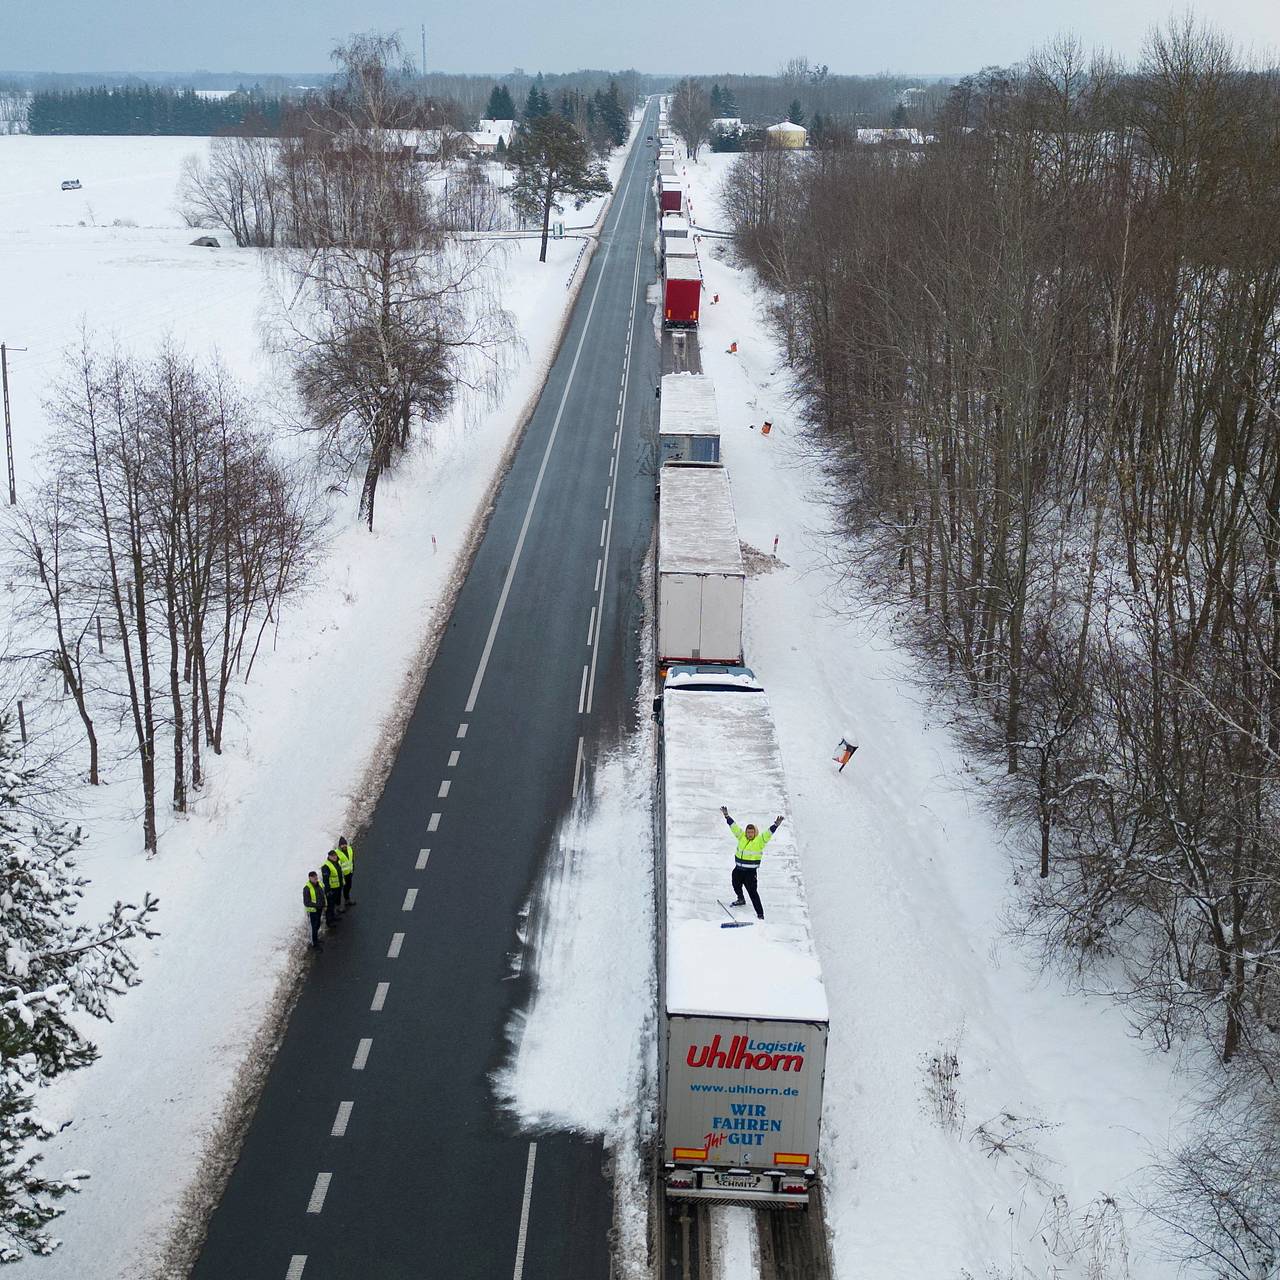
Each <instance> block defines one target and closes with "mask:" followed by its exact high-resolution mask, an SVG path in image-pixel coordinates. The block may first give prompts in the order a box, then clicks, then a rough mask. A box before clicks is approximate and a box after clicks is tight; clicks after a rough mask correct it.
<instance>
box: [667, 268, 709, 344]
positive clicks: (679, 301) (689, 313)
mask: <svg viewBox="0 0 1280 1280" xmlns="http://www.w3.org/2000/svg"><path fill="white" fill-rule="evenodd" d="M701 299H702V269H701V268H700V267H699V265H698V259H697V258H673V257H667V258H666V259H664V261H663V264H662V323H663V326H664V327H665V328H667V329H696V328H697V327H698V307H699V305H700V303H701Z"/></svg>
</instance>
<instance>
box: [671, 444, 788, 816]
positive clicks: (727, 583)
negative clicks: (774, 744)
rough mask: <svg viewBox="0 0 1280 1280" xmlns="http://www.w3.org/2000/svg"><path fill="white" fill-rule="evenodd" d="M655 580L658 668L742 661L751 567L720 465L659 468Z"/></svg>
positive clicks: (727, 474)
mask: <svg viewBox="0 0 1280 1280" xmlns="http://www.w3.org/2000/svg"><path fill="white" fill-rule="evenodd" d="M657 579H658V581H657V591H658V667H659V669H662V668H665V667H667V666H670V665H671V664H672V663H681V662H696V663H704V664H706V663H718V662H723V663H729V664H732V665H735V666H736V665H737V664H739V663H741V662H742V599H743V591H744V588H745V586H746V572H745V571H744V569H743V565H742V548H741V547H740V546H739V545H738V526H737V524H736V523H735V521H734V518H733V495H732V494H731V493H730V491H729V473H728V472H727V471H726V470H725V469H724V468H723V467H721V466H706V465H699V464H696V463H682V462H676V463H668V464H667V465H666V466H664V467H663V468H662V496H661V500H660V501H659V503H658V574H657ZM776 812H780V811H776ZM772 816H773V815H772V814H771V815H770V817H772Z"/></svg>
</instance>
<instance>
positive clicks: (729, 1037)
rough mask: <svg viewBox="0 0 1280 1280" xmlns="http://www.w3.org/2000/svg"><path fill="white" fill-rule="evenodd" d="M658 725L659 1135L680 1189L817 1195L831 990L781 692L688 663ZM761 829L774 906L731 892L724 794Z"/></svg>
mask: <svg viewBox="0 0 1280 1280" xmlns="http://www.w3.org/2000/svg"><path fill="white" fill-rule="evenodd" d="M655 711H656V712H657V714H658V717H659V722H660V725H661V732H660V735H659V743H660V747H659V796H660V808H659V813H660V816H659V834H660V851H659V856H658V866H657V881H658V886H659V910H658V921H659V947H660V953H659V963H658V974H659V984H660V993H659V1001H660V1003H659V1025H660V1038H659V1056H658V1062H659V1150H660V1153H661V1155H660V1160H661V1167H660V1174H661V1177H662V1180H663V1183H664V1186H665V1189H666V1194H667V1195H668V1196H670V1197H672V1198H676V1199H701V1200H714V1201H727V1202H734V1203H739V1204H752V1205H773V1206H783V1207H803V1206H805V1205H807V1203H808V1201H809V1196H810V1193H811V1191H812V1189H813V1185H814V1182H815V1179H816V1177H817V1168H818V1144H819V1133H820V1126H821V1117H822V1086H823V1075H824V1070H825V1064H826V1047H827V1034H828V1011H827V998H826V990H825V988H824V986H823V982H822V973H821V969H820V966H819V963H818V958H817V953H816V950H815V948H814V945H813V936H812V932H811V930H810V926H809V912H808V905H807V902H806V897H805V891H804V884H803V881H802V879H801V870H800V855H799V846H798V843H797V833H796V831H795V828H794V826H793V824H792V822H791V820H790V813H789V810H790V803H789V800H788V797H787V787H786V778H785V774H784V771H783V766H782V756H781V753H780V751H779V749H778V743H777V735H776V733H775V730H774V725H773V716H772V713H771V711H770V708H769V699H768V697H767V695H766V694H765V692H764V690H763V689H762V688H761V686H760V683H759V682H758V681H757V680H756V678H755V676H754V674H753V673H752V672H751V671H750V670H749V669H748V668H745V667H729V668H726V667H706V666H694V665H689V666H679V667H673V668H672V669H671V670H670V671H669V672H668V674H667V677H666V679H665V681H664V683H663V686H662V696H661V698H660V699H659V700H658V701H657V702H656V703H655ZM721 805H725V806H727V808H728V810H729V812H730V813H731V814H732V815H733V817H734V818H735V819H736V820H737V821H738V822H739V823H741V824H744V825H745V824H746V823H747V822H748V821H751V822H755V823H756V825H757V826H759V827H760V828H761V829H764V828H765V825H766V824H767V823H770V822H772V821H773V819H774V817H775V816H776V815H778V814H782V815H783V817H784V818H785V819H786V820H785V821H784V822H783V825H782V826H781V827H780V828H779V829H778V831H777V833H776V834H775V835H774V837H773V839H772V840H771V841H770V842H769V844H768V845H767V846H766V847H765V852H764V858H763V860H762V862H761V867H760V872H759V876H760V895H761V898H762V900H763V903H764V910H765V919H764V920H762V921H756V920H753V919H752V916H751V912H750V908H749V907H748V908H746V909H745V913H744V909H743V908H737V909H736V913H737V915H738V917H739V918H740V919H741V920H742V922H743V927H729V928H723V927H722V925H727V924H729V921H728V920H727V919H726V910H727V908H722V906H721V903H728V901H729V899H730V895H731V888H730V884H729V879H730V873H731V869H732V866H733V850H734V844H733V838H732V836H731V835H730V832H729V829H728V827H727V826H726V825H725V822H724V819H723V817H722V816H721V814H720V806H721Z"/></svg>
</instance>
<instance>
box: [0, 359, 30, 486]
mask: <svg viewBox="0 0 1280 1280" xmlns="http://www.w3.org/2000/svg"><path fill="white" fill-rule="evenodd" d="M13 350H14V351H25V350H26V347H14V348H13ZM0 386H3V388H4V454H5V459H6V461H7V462H8V464H9V505H10V506H11V507H12V506H16V505H17V502H18V486H17V485H16V484H15V482H14V478H13V424H12V423H11V422H10V421H9V348H8V347H6V346H5V344H4V343H3V342H0Z"/></svg>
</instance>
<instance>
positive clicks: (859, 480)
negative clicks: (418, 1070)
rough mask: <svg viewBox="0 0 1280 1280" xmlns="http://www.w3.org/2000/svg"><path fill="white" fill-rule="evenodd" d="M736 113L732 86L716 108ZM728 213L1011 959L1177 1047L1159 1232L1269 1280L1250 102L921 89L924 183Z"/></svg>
mask: <svg viewBox="0 0 1280 1280" xmlns="http://www.w3.org/2000/svg"><path fill="white" fill-rule="evenodd" d="M735 91H736V92H737V94H738V96H739V100H740V101H741V99H742V89H741V88H738V87H737V86H735ZM725 197H726V203H727V205H728V208H729V211H730V213H731V215H732V220H733V223H734V227H735V230H736V232H737V234H738V237H739V241H738V243H739V246H740V249H741V251H742V253H743V254H744V256H745V258H746V259H747V260H748V261H749V262H750V263H751V264H752V265H753V266H754V268H755V269H756V271H757V273H758V274H759V276H760V277H761V278H762V279H763V280H764V281H765V282H766V283H767V285H768V286H769V287H770V290H771V293H772V294H773V296H774V299H775V301H774V304H773V307H772V312H771V321H772V323H773V324H774V326H775V327H776V330H777V332H778V333H779V335H780V337H781V339H782V341H783V342H784V343H785V348H786V351H787V354H788V357H789V360H790V363H791V365H792V367H793V369H794V372H795V379H796V387H797V390H798V393H799V395H800V398H801V404H802V406H803V410H804V413H805V415H806V417H807V418H808V420H809V422H810V423H811V425H812V434H813V439H814V441H815V443H816V445H817V447H819V448H820V449H821V450H822V453H823V455H824V457H825V458H826V460H827V462H828V464H829V466H830V469H831V471H832V473H833V475H834V477H835V478H836V480H837V481H838V490H839V493H840V495H841V497H840V500H839V504H838V509H837V511H836V516H837V522H838V525H839V529H840V531H841V533H842V534H843V535H846V536H844V537H842V538H841V539H840V541H839V542H838V544H835V545H838V547H839V551H838V552H837V553H836V554H838V555H839V556H840V557H841V558H842V559H843V561H844V563H845V567H846V568H847V570H848V572H849V580H850V583H851V585H852V584H856V588H857V590H858V591H859V592H861V593H863V594H864V595H865V596H867V597H868V598H869V599H870V600H872V601H873V602H876V603H878V604H880V605H882V606H887V607H889V608H891V609H892V610H893V612H894V614H895V615H896V616H898V617H900V618H905V619H908V620H909V624H910V627H911V629H912V632H913V634H914V636H915V638H916V640H917V642H918V645H919V647H920V649H921V651H922V652H923V653H924V654H925V655H926V656H927V658H928V659H929V660H930V661H929V663H928V664H927V665H928V669H929V670H931V671H932V672H933V676H932V677H931V678H932V679H933V680H934V681H936V683H937V684H938V685H940V686H946V687H947V688H949V689H950V690H951V691H952V692H953V694H954V696H955V704H956V706H957V707H958V709H959V715H958V718H959V720H960V722H961V725H962V732H963V734H964V737H965V741H966V743H967V745H968V747H969V749H970V751H971V753H972V758H973V760H974V762H975V766H976V767H977V768H978V771H979V773H980V774H982V775H983V776H985V777H986V779H987V780H988V783H989V791H990V794H991V796H992V798H993V801H994V803H995V804H996V806H997V807H998V809H999V810H1000V812H1002V813H1003V815H1004V816H1005V818H1006V819H1007V821H1008V823H1009V824H1010V825H1011V828H1012V829H1014V830H1015V831H1022V832H1025V833H1026V840H1025V844H1024V846H1023V847H1024V848H1025V850H1026V859H1025V861H1024V862H1023V863H1022V864H1021V865H1020V867H1019V874H1018V879H1019V882H1020V883H1021V885H1022V887H1023V891H1024V897H1023V901H1022V908H1023V910H1022V912H1021V924H1022V929H1023V931H1024V933H1025V934H1026V935H1028V936H1030V937H1032V938H1033V939H1035V940H1036V941H1037V942H1039V943H1040V944H1041V945H1042V946H1043V947H1044V949H1045V952H1046V955H1047V956H1048V957H1050V958H1052V959H1053V960H1054V961H1055V962H1058V963H1063V964H1066V965H1067V966H1069V967H1070V968H1071V969H1072V970H1073V971H1074V972H1076V973H1077V974H1078V975H1080V977H1081V978H1082V979H1083V980H1087V981H1088V982H1089V983H1091V984H1094V985H1101V986H1103V987H1105V988H1106V989H1108V990H1110V991H1111V992H1112V993H1113V994H1114V995H1115V996H1116V997H1117V998H1119V999H1120V1000H1122V1001H1123V1002H1124V1003H1125V1004H1126V1006H1127V1009H1128V1012H1129V1015H1130V1017H1131V1019H1132V1021H1133V1023H1134V1025H1135V1027H1137V1028H1138V1029H1139V1030H1140V1031H1141V1033H1142V1034H1143V1036H1144V1037H1145V1038H1146V1039H1147V1040H1148V1042H1149V1043H1152V1044H1153V1045H1158V1046H1161V1047H1172V1046H1174V1045H1186V1044H1190V1045H1192V1046H1194V1045H1196V1044H1197V1043H1200V1044H1204V1045H1207V1046H1211V1047H1212V1049H1213V1051H1214V1054H1215V1055H1216V1057H1217V1059H1218V1061H1219V1064H1220V1065H1219V1069H1218V1070H1217V1071H1214V1072H1211V1073H1210V1076H1211V1083H1212V1086H1213V1090H1215V1091H1216V1092H1215V1093H1214V1100H1213V1102H1212V1104H1211V1106H1210V1108H1209V1110H1208V1111H1207V1113H1206V1124H1205V1125H1204V1129H1203V1134H1202V1137H1201V1138H1199V1139H1197V1140H1196V1142H1195V1143H1193V1144H1192V1145H1191V1146H1189V1147H1188V1148H1187V1149H1186V1150H1184V1151H1182V1152H1180V1153H1178V1154H1177V1156H1176V1158H1174V1159H1171V1160H1170V1161H1169V1162H1167V1166H1166V1169H1165V1174H1164V1185H1165V1189H1166V1190H1167V1191H1168V1193H1169V1194H1168V1199H1167V1201H1166V1202H1164V1203H1161V1204H1157V1205H1154V1206H1153V1208H1154V1209H1155V1211H1156V1212H1158V1213H1161V1214H1162V1215H1164V1216H1166V1217H1167V1218H1169V1219H1170V1220H1171V1221H1174V1222H1175V1223H1176V1224H1177V1225H1178V1226H1179V1227H1180V1228H1181V1229H1182V1230H1183V1231H1184V1233H1185V1238H1186V1240H1187V1241H1188V1246H1189V1249H1190V1251H1191V1252H1193V1253H1194V1254H1195V1256H1196V1257H1198V1258H1200V1259H1201V1260H1202V1261H1204V1262H1206V1263H1207V1264H1208V1265H1209V1266H1210V1267H1212V1268H1213V1269H1215V1271H1216V1273H1217V1274H1220V1275H1223V1276H1235V1277H1240V1278H1241V1280H1245V1278H1246V1277H1247V1278H1248V1280H1256V1277H1258V1276H1260V1275H1270V1274H1272V1270H1271V1268H1273V1267H1274V1266H1275V1265H1276V1263H1277V1261H1278V1260H1280V1194H1277V1192H1278V1191H1280V1142H1277V1139H1276V1133H1277V1124H1276V1121H1277V1116H1278V1115H1280V989H1278V981H1280V973H1278V971H1277V960H1278V959H1280V411H1278V405H1280V399H1278V394H1280V363H1278V360H1277V357H1278V355H1280V240H1278V239H1277V237H1276V233H1275V228H1276V227H1277V226H1280V80H1278V79H1277V76H1276V74H1275V73H1273V72H1269V71H1268V72H1263V71H1260V70H1256V69H1251V68H1247V67H1245V66H1244V65H1242V63H1241V62H1240V61H1239V60H1238V59H1237V58H1236V56H1235V55H1234V54H1233V52H1232V50H1231V49H1230V47H1229V46H1228V45H1227V44H1226V43H1225V41H1223V40H1222V39H1221V38H1219V37H1218V36H1217V35H1215V34H1214V33H1212V32H1210V31H1207V30H1205V29H1202V28H1200V27H1199V26H1197V25H1195V24H1194V23H1193V22H1192V21H1190V20H1186V21H1183V22H1180V23H1178V24H1176V25H1174V26H1173V27H1171V28H1170V29H1168V30H1166V31H1164V32H1162V33H1158V34H1155V35H1153V36H1152V37H1151V38H1150V39H1149V41H1148V43H1147V46H1146V48H1145V51H1144V54H1143V56H1142V58H1141V59H1140V62H1139V64H1138V65H1137V66H1136V67H1134V68H1121V67H1118V66H1115V65H1113V64H1111V63H1109V62H1107V61H1106V60H1105V59H1101V58H1093V59H1085V58H1084V57H1082V55H1081V52H1080V50H1079V48H1078V47H1076V46H1075V45H1074V44H1073V43H1071V42H1070V41H1066V40H1063V41H1059V42H1057V43H1056V44H1054V45H1053V46H1051V47H1050V48H1048V49H1046V50H1045V51H1043V52H1041V53H1039V54H1037V55H1035V56H1033V57H1032V58H1031V59H1030V60H1029V61H1028V62H1027V63H1026V64H1025V65H1024V66H1021V67H1019V68H1017V69H1014V70H1009V71H988V72H985V73H983V74H982V75H980V76H976V77H973V78H970V79H968V80H966V81H964V82H962V83H961V84H959V85H958V86H956V87H955V88H954V89H953V91H952V92H951V95H950V98H949V100H948V103H947V106H946V110H945V112H944V116H943V119H942V121H941V124H940V129H939V141H938V142H937V144H936V145H931V146H929V147H926V148H925V149H923V151H917V152H914V153H910V152H885V151H883V150H881V149H878V148H871V147H857V146H841V145H838V142H837V144H836V145H830V146H826V147H824V148H822V149H818V150H815V151H812V152H810V153H808V154H805V155H797V154H796V153H778V152H768V151H765V152H758V153H752V154H745V155H743V156H742V157H741V158H740V160H739V161H738V162H737V164H736V166H735V168H734V169H733V170H732V171H731V174H730V176H729V179H728V181H727V184H726V191H725Z"/></svg>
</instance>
